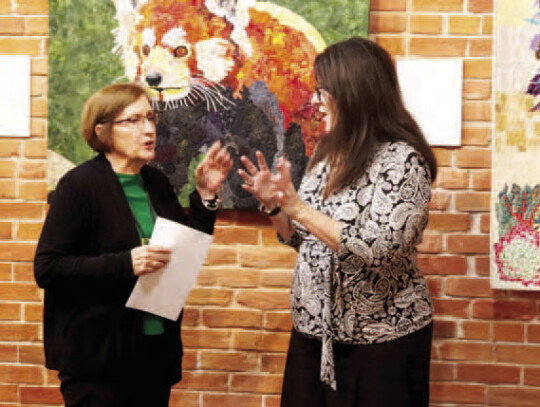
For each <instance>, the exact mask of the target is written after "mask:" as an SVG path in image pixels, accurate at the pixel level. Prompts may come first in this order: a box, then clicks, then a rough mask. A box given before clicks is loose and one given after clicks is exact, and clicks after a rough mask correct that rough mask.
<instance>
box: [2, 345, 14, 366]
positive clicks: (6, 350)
mask: <svg viewBox="0 0 540 407" xmlns="http://www.w3.org/2000/svg"><path fill="white" fill-rule="evenodd" d="M0 362H2V363H6V362H18V351H17V345H6V344H0Z"/></svg>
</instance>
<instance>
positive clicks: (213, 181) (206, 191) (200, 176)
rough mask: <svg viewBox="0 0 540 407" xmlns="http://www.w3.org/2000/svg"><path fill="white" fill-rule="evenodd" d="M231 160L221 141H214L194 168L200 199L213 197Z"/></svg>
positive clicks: (229, 167) (226, 172) (230, 166)
mask: <svg viewBox="0 0 540 407" xmlns="http://www.w3.org/2000/svg"><path fill="white" fill-rule="evenodd" d="M232 166H233V162H232V159H231V156H230V155H229V153H228V152H227V149H226V148H225V147H221V142H219V141H216V142H215V143H214V144H212V147H210V149H209V150H208V153H207V154H206V156H205V157H204V159H203V160H202V161H201V162H200V163H199V165H197V168H196V169H195V183H196V187H197V191H198V192H199V195H200V196H201V198H202V199H214V198H215V196H216V193H217V191H218V190H219V187H220V186H221V184H223V181H225V178H227V174H228V173H229V171H230V170H231V168H232Z"/></svg>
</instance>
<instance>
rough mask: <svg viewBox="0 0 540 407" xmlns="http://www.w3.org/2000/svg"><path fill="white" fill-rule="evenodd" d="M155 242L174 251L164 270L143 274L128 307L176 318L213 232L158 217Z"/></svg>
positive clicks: (152, 239)
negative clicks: (208, 232) (205, 231)
mask: <svg viewBox="0 0 540 407" xmlns="http://www.w3.org/2000/svg"><path fill="white" fill-rule="evenodd" d="M150 244H151V245H158V246H163V247H167V248H169V249H171V250H172V254H171V259H170V261H169V264H167V266H165V268H164V269H163V270H160V271H156V272H155V273H150V274H145V275H143V276H140V277H139V279H138V280H137V284H135V288H133V291H132V293H131V296H130V297H129V299H128V301H127V303H126V306H127V307H129V308H135V309H138V310H142V311H146V312H150V313H152V314H155V315H159V316H162V317H164V318H168V319H171V320H173V321H176V320H177V319H178V317H179V316H180V312H181V311H182V308H183V307H184V303H185V302H186V299H187V297H188V295H189V292H190V291H191V289H192V288H193V286H194V285H195V282H196V281H197V275H198V274H199V270H200V269H201V266H202V264H203V262H204V259H205V258H206V254H207V253H208V249H209V248H210V245H211V244H212V235H209V234H206V233H203V232H201V231H198V230H195V229H192V228H190V227H188V226H185V225H181V224H180V223H176V222H173V221H171V220H168V219H165V218H161V217H158V218H157V219H156V224H155V226H154V231H153V232H152V238H151V239H150Z"/></svg>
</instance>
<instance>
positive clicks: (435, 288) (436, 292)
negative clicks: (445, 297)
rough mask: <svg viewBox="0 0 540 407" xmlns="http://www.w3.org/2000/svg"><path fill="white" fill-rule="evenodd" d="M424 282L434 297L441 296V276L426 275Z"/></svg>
mask: <svg viewBox="0 0 540 407" xmlns="http://www.w3.org/2000/svg"><path fill="white" fill-rule="evenodd" d="M426 282H427V285H428V289H429V292H430V294H431V295H432V296H434V297H439V296H441V293H442V278H440V277H434V276H429V275H428V276H426Z"/></svg>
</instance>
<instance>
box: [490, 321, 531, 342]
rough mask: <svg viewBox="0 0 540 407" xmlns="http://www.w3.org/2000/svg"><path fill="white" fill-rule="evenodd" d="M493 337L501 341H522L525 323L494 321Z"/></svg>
mask: <svg viewBox="0 0 540 407" xmlns="http://www.w3.org/2000/svg"><path fill="white" fill-rule="evenodd" d="M493 339H494V340H495V341H501V342H523V340H524V339H525V325H524V324H523V323H515V322H495V323H494V324H493Z"/></svg>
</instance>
